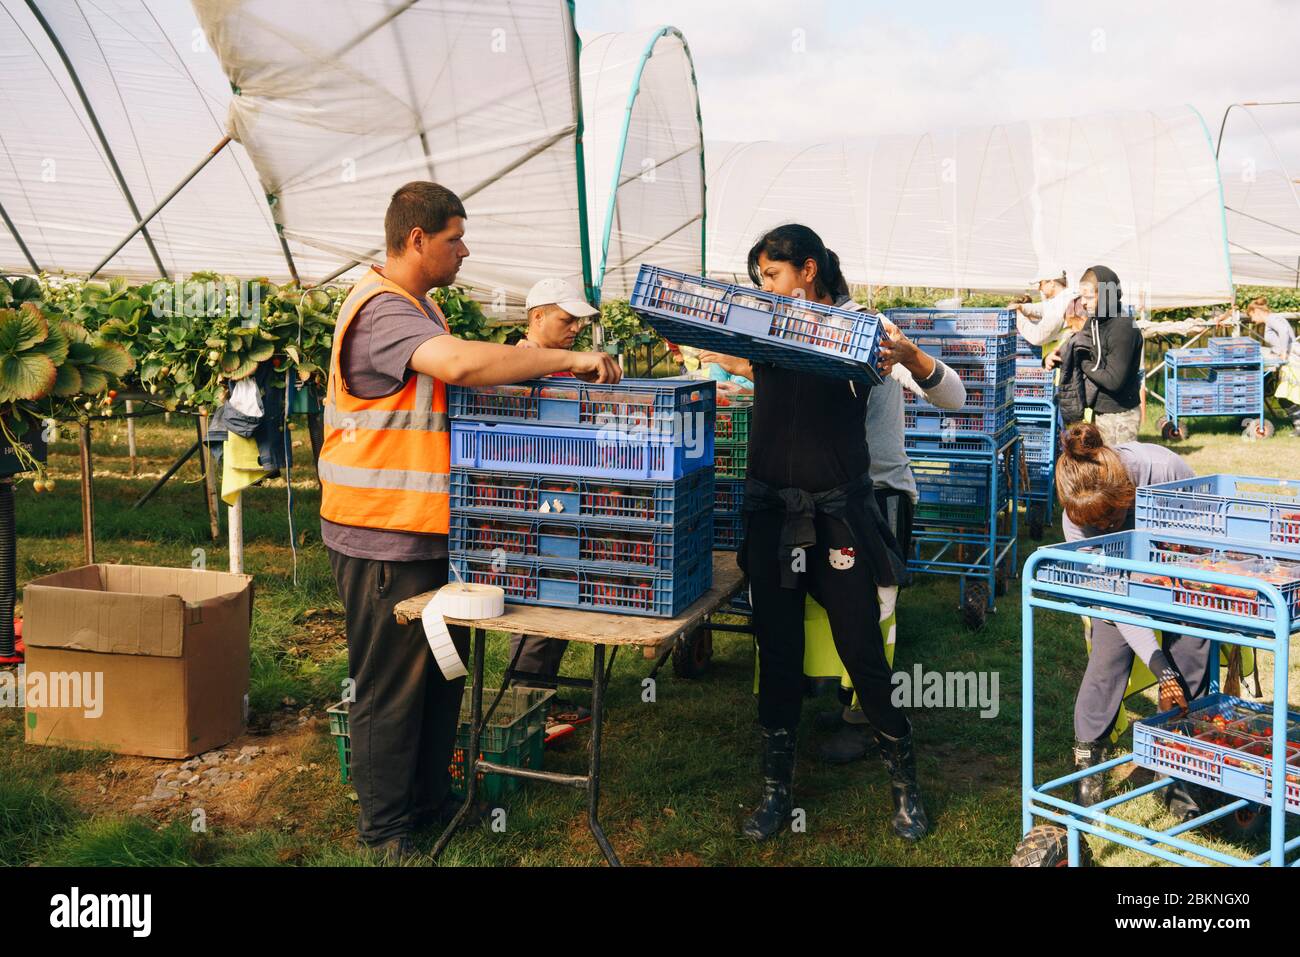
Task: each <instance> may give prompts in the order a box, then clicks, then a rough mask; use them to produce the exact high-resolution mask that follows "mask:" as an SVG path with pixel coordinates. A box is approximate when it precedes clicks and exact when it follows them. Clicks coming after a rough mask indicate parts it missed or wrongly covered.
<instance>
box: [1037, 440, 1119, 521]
mask: <svg viewBox="0 0 1300 957" xmlns="http://www.w3.org/2000/svg"><path fill="white" fill-rule="evenodd" d="M1135 493H1136V490H1135V489H1134V487H1133V479H1132V478H1131V477H1130V476H1129V474H1128V469H1126V468H1124V463H1123V461H1122V460H1121V459H1120V457H1119V455H1118V453H1116V452H1115V450H1114V449H1111V448H1109V447H1107V445H1106V443H1105V441H1104V440H1103V439H1102V437H1101V430H1100V429H1098V428H1097V426H1095V425H1093V424H1092V423H1091V422H1076V423H1074V425H1072V426H1070V427H1069V428H1068V429H1066V430H1065V432H1064V434H1062V436H1061V457H1060V458H1059V459H1057V460H1056V494H1057V497H1058V498H1060V500H1061V504H1062V506H1063V507H1064V508H1065V513H1066V514H1067V515H1069V516H1070V519H1071V520H1072V521H1073V522H1074V523H1075V524H1076V525H1080V526H1089V525H1091V526H1093V527H1098V526H1101V525H1103V524H1104V523H1105V522H1107V521H1110V520H1112V519H1114V517H1115V516H1116V515H1118V514H1122V513H1124V512H1127V511H1128V510H1129V509H1130V508H1132V507H1133V500H1134V498H1135V497H1136V494H1135Z"/></svg>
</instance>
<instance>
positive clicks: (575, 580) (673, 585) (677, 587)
mask: <svg viewBox="0 0 1300 957" xmlns="http://www.w3.org/2000/svg"><path fill="white" fill-rule="evenodd" d="M451 560H452V564H454V565H455V566H456V570H457V571H458V572H459V573H460V576H461V578H463V579H464V580H465V581H467V582H474V583H480V584H487V585H497V586H498V587H500V588H501V589H503V590H504V591H505V593H506V601H508V602H510V603H512V604H521V605H546V606H549V607H555V608H577V609H582V610H585V611H603V612H610V613H613V614H618V615H642V616H648V617H656V618H670V617H672V616H674V615H679V614H681V613H682V612H683V611H685V610H686V609H687V608H689V607H690V606H691V605H693V604H694V603H695V602H697V601H699V599H700V598H701V597H702V596H703V595H704V594H705V593H706V592H707V591H708V590H709V589H710V588H711V587H712V585H713V554H712V552H711V551H709V550H708V549H705V550H704V551H703V552H701V553H700V554H699V555H698V556H697V557H696V558H694V559H692V560H687V561H685V562H678V563H677V565H676V567H675V568H674V569H673V571H672V572H671V573H668V572H652V571H623V570H618V569H614V568H611V567H609V566H596V565H586V564H584V563H582V562H566V561H561V560H559V559H554V560H551V559H547V560H541V559H534V558H520V559H515V560H506V561H504V562H502V561H494V560H493V559H491V558H480V557H476V556H469V555H453V556H452V559H451Z"/></svg>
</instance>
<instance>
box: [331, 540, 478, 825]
mask: <svg viewBox="0 0 1300 957" xmlns="http://www.w3.org/2000/svg"><path fill="white" fill-rule="evenodd" d="M327 551H328V552H329V556H330V565H331V567H333V569H334V581H335V583H336V584H337V585H338V589H339V597H340V598H342V599H343V612H344V615H345V617H346V619H347V633H348V676H349V677H350V678H351V679H352V680H353V681H354V682H355V683H356V687H355V691H356V700H355V701H353V702H352V703H351V705H350V706H349V709H348V731H349V733H350V735H351V738H352V783H353V786H354V787H355V788H356V789H357V798H358V803H359V805H360V816H359V820H358V824H357V833H358V836H359V837H360V838H361V840H362V842H363V843H365V844H377V843H380V842H383V841H386V840H389V839H391V838H393V837H397V836H399V835H403V834H408V833H410V831H411V830H412V829H413V828H414V826H415V822H416V819H417V818H418V817H419V816H420V815H422V814H425V813H427V812H429V811H432V810H434V809H435V808H437V807H438V805H439V804H441V803H442V801H443V799H444V798H445V797H446V796H447V792H448V791H449V789H450V787H451V776H450V773H449V771H448V766H449V765H450V763H451V754H452V748H453V747H454V746H455V743H456V728H457V725H458V723H459V721H460V700H461V693H462V692H463V691H464V689H465V679H464V678H459V679H457V680H455V681H448V680H446V679H445V678H444V677H443V676H442V672H441V671H440V670H439V669H438V663H437V662H436V661H435V660H434V657H433V652H432V651H431V650H430V649H429V643H428V641H427V639H426V638H425V636H424V626H423V625H422V624H421V623H420V622H419V621H414V622H411V623H410V624H408V625H399V624H398V623H397V619H396V618H394V617H393V610H394V609H395V608H396V607H397V605H398V603H399V602H401V601H404V600H405V599H407V598H411V597H413V596H415V595H418V594H420V593H422V592H426V591H429V590H430V589H432V588H438V587H441V586H442V585H445V584H446V583H447V559H445V558H443V559H438V560H434V561H422V562H385V561H377V560H374V559H369V558H352V557H350V556H348V555H343V554H340V553H339V552H336V551H334V550H333V549H327ZM450 630H451V634H452V639H453V641H455V643H456V648H457V650H459V651H460V653H461V657H462V658H464V659H465V660H467V661H468V660H469V630H468V629H466V628H462V627H452V628H451V629H450Z"/></svg>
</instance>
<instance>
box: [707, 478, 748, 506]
mask: <svg viewBox="0 0 1300 957" xmlns="http://www.w3.org/2000/svg"><path fill="white" fill-rule="evenodd" d="M744 505H745V481H744V479H715V480H714V483H713V510H714V511H715V512H739V511H740V510H741V509H742V508H744Z"/></svg>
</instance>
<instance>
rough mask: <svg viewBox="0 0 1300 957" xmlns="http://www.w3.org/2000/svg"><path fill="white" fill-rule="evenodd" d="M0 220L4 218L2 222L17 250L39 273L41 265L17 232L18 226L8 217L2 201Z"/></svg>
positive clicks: (0, 204)
mask: <svg viewBox="0 0 1300 957" xmlns="http://www.w3.org/2000/svg"><path fill="white" fill-rule="evenodd" d="M0 220H4V224H5V226H6V227H7V228H8V230H9V234H10V235H11V236H13V238H14V242H16V243H17V244H18V250H19V252H21V253H22V254H23V258H24V259H26V260H27V265H29V266H31V267H32V272H34V273H39V272H40V271H41V267H40V266H38V265H37V264H36V257H35V256H33V255H32V251H31V250H30V249H28V248H27V244H26V243H25V242H23V237H22V236H20V235H19V234H18V227H17V226H15V225H14V221H13V220H12V219H10V218H9V214H8V213H7V212H6V211H5V205H4V203H0Z"/></svg>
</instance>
